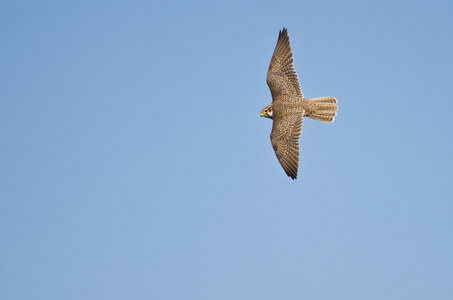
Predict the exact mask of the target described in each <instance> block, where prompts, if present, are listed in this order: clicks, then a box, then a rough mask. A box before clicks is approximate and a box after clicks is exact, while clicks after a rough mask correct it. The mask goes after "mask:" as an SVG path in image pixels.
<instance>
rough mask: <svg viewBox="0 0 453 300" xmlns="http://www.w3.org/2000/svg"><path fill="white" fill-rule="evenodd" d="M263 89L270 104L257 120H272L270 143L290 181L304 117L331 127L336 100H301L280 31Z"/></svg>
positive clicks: (296, 164) (285, 33) (286, 41)
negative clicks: (260, 118)
mask: <svg viewBox="0 0 453 300" xmlns="http://www.w3.org/2000/svg"><path fill="white" fill-rule="evenodd" d="M267 85H268V86H269V89H270V90H271V94H272V103H271V104H269V105H268V106H266V107H265V108H263V110H262V111H261V116H262V117H266V118H270V119H272V120H273V125H272V131H271V143H272V147H273V148H274V151H275V154H276V155H277V159H278V161H279V162H280V164H281V165H282V167H283V170H285V172H286V174H287V175H288V176H289V177H291V178H292V179H296V178H297V170H298V168H299V139H300V135H301V133H302V121H303V118H304V117H310V118H312V119H315V120H318V121H321V122H327V123H331V122H333V121H334V118H335V116H336V115H337V109H338V105H337V99H335V97H321V98H313V99H305V98H304V95H303V94H302V91H301V89H300V85H299V80H298V79H297V74H296V71H295V70H294V65H293V53H292V51H291V45H290V44H289V37H288V31H287V29H286V28H283V30H280V32H279V34H278V40H277V45H276V46H275V50H274V54H273V55H272V59H271V63H270V65H269V70H268V72H267Z"/></svg>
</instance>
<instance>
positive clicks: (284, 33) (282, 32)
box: [278, 27, 288, 37]
mask: <svg viewBox="0 0 453 300" xmlns="http://www.w3.org/2000/svg"><path fill="white" fill-rule="evenodd" d="M282 35H288V30H287V29H286V27H283V29H282V30H280V32H279V33H278V37H281V36H282Z"/></svg>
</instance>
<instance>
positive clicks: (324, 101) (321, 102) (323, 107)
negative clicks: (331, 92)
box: [308, 97, 338, 123]
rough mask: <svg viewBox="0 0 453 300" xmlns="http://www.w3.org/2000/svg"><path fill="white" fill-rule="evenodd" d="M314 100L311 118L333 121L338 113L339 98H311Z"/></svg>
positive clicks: (311, 100)
mask: <svg viewBox="0 0 453 300" xmlns="http://www.w3.org/2000/svg"><path fill="white" fill-rule="evenodd" d="M309 101H310V102H312V103H313V104H314V105H313V111H312V112H311V113H310V114H309V115H308V116H309V117H310V118H312V119H315V120H318V121H321V122H327V123H332V122H333V121H334V119H335V116H336V115H337V109H338V105H337V99H335V97H320V98H313V99H310V100H309Z"/></svg>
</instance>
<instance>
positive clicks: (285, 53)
mask: <svg viewBox="0 0 453 300" xmlns="http://www.w3.org/2000/svg"><path fill="white" fill-rule="evenodd" d="M267 85H268V86H269V88H270V90H271V93H272V98H273V99H275V97H276V96H280V95H299V96H302V97H303V94H302V91H301V90H300V85H299V80H298V79H297V74H296V71H295V70H294V65H293V53H292V51H291V45H290V44H289V37H288V31H287V30H286V28H283V30H281V31H280V32H279V34H278V40H277V45H276V46H275V50H274V54H273V55H272V59H271V63H270V65H269V70H268V71H267Z"/></svg>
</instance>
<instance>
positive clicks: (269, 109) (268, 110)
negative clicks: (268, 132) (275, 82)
mask: <svg viewBox="0 0 453 300" xmlns="http://www.w3.org/2000/svg"><path fill="white" fill-rule="evenodd" d="M272 112H273V110H272V103H271V104H269V105H268V106H266V107H265V108H263V110H262V111H261V116H262V117H266V118H269V119H272V118H273V115H272Z"/></svg>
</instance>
